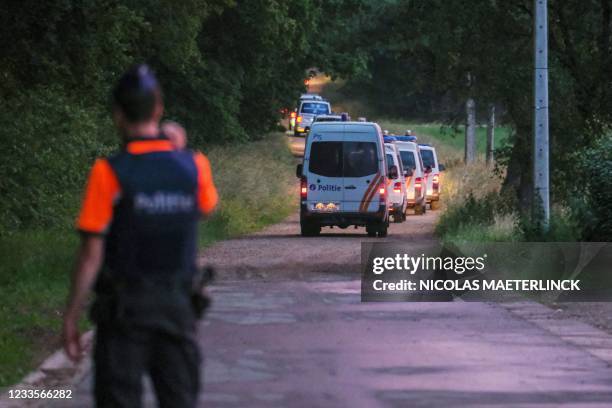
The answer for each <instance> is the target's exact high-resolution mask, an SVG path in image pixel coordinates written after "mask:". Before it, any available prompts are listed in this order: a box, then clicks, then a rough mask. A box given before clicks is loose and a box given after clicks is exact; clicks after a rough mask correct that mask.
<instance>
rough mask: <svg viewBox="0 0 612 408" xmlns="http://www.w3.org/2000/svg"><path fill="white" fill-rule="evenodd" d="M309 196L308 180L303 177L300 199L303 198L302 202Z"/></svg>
mask: <svg viewBox="0 0 612 408" xmlns="http://www.w3.org/2000/svg"><path fill="white" fill-rule="evenodd" d="M307 196H308V181H307V180H306V177H302V178H301V179H300V197H301V198H302V200H305V199H306V197H307Z"/></svg>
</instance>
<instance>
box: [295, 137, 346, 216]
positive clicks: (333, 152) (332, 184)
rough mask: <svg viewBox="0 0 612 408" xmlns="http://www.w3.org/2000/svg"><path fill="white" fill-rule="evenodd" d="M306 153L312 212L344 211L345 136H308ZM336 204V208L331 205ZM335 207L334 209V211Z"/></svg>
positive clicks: (307, 181) (309, 203)
mask: <svg viewBox="0 0 612 408" xmlns="http://www.w3.org/2000/svg"><path fill="white" fill-rule="evenodd" d="M308 139H309V140H308V141H309V143H308V145H307V146H306V149H307V151H306V152H305V153H306V154H305V156H304V157H305V160H304V174H305V175H306V183H307V184H306V185H307V187H308V192H307V198H306V201H307V206H308V210H309V211H315V212H323V211H343V208H342V207H341V203H342V201H343V184H342V166H343V155H342V151H343V146H342V143H343V139H344V137H343V134H342V132H320V133H319V132H317V133H316V134H310V135H309V136H308ZM330 204H333V205H330ZM334 206H335V207H334Z"/></svg>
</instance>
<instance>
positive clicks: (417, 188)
mask: <svg viewBox="0 0 612 408" xmlns="http://www.w3.org/2000/svg"><path fill="white" fill-rule="evenodd" d="M422 187H423V178H422V177H416V178H415V179H414V195H415V197H419V196H420V195H421V188H422Z"/></svg>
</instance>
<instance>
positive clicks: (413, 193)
mask: <svg viewBox="0 0 612 408" xmlns="http://www.w3.org/2000/svg"><path fill="white" fill-rule="evenodd" d="M397 139H398V141H397V142H394V144H395V146H396V147H397V149H398V150H399V153H400V158H401V160H402V165H403V166H404V177H406V198H407V199H408V207H409V208H414V213H415V214H421V215H422V214H425V211H426V208H427V198H426V196H425V187H426V185H427V176H428V173H426V172H425V168H424V167H423V161H422V159H421V154H420V151H419V146H418V145H417V144H416V143H415V142H404V141H401V139H402V137H397Z"/></svg>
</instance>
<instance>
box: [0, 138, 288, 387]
mask: <svg viewBox="0 0 612 408" xmlns="http://www.w3.org/2000/svg"><path fill="white" fill-rule="evenodd" d="M285 143H286V141H285V137H284V135H282V134H272V135H269V136H268V137H267V138H265V139H264V140H262V141H259V142H255V143H249V144H242V145H230V146H227V147H214V148H212V149H210V150H207V151H206V153H207V155H208V157H209V158H210V161H211V165H212V168H213V174H214V178H215V183H216V185H217V188H218V189H219V192H220V194H221V202H220V206H219V210H218V212H217V213H216V214H215V215H214V216H213V217H212V218H211V219H210V220H209V221H207V222H204V223H203V224H202V225H201V229H200V244H201V245H202V246H206V245H210V244H212V243H214V242H215V241H218V240H220V239H224V238H228V237H232V236H236V235H240V234H245V233H248V232H252V231H255V230H257V229H260V228H262V227H264V226H266V225H268V224H270V223H274V222H276V221H279V220H281V219H283V218H284V217H286V216H287V215H288V214H289V213H290V212H291V211H292V210H294V209H295V208H296V205H297V204H296V203H297V190H296V183H295V175H294V164H295V160H294V159H293V157H292V156H291V154H290V153H289V150H288V149H287V146H286V144H285ZM288 197H289V198H288ZM291 197H293V198H291ZM77 245H78V237H77V234H75V233H74V232H73V231H70V230H44V231H20V232H16V233H13V234H11V235H5V236H1V237H0V259H2V261H0V321H1V322H2V335H1V336H0V387H3V386H8V385H10V384H13V383H15V382H17V381H19V380H20V379H21V378H23V376H24V375H25V374H27V373H28V372H29V371H31V370H32V369H33V368H34V367H36V365H38V364H39V363H40V362H41V361H42V360H43V359H44V358H45V357H46V356H47V355H48V354H49V353H50V352H51V351H53V350H55V349H56V348H58V347H60V328H61V318H62V312H63V306H64V302H65V300H66V296H67V293H68V285H69V278H70V271H71V269H72V263H73V258H74V254H75V252H76V248H77ZM85 325H86V323H85Z"/></svg>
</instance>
